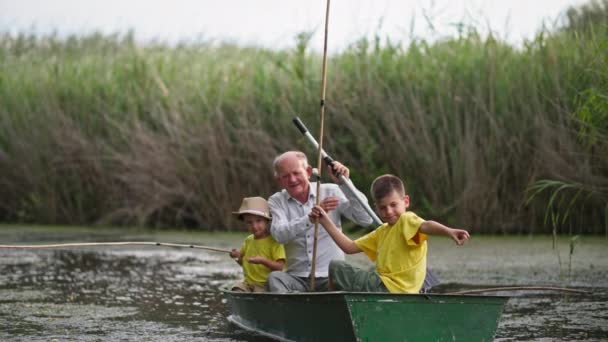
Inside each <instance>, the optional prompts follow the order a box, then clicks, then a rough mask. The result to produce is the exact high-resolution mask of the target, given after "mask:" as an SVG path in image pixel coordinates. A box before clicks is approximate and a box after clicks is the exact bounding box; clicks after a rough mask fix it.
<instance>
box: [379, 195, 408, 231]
mask: <svg viewBox="0 0 608 342" xmlns="http://www.w3.org/2000/svg"><path fill="white" fill-rule="evenodd" d="M409 205H410V197H409V196H407V195H405V196H403V195H401V194H399V193H398V192H397V191H393V192H391V193H390V194H389V195H388V196H385V197H384V198H381V199H380V200H379V201H378V202H377V203H376V212H377V213H378V216H380V219H381V220H382V222H386V223H388V224H390V225H393V224H395V223H397V221H398V220H399V217H401V214H403V213H404V212H405V210H406V209H407V207H409Z"/></svg>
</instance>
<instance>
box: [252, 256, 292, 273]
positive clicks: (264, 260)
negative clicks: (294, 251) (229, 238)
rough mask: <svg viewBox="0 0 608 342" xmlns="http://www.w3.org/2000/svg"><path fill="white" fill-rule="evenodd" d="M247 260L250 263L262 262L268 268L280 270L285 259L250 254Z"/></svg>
mask: <svg viewBox="0 0 608 342" xmlns="http://www.w3.org/2000/svg"><path fill="white" fill-rule="evenodd" d="M247 261H249V263H251V264H262V265H264V266H266V267H268V268H270V269H271V270H273V271H282V270H283V266H285V260H283V259H279V260H276V261H273V260H270V259H267V258H264V257H263V256H259V255H256V256H252V257H250V258H249V259H247Z"/></svg>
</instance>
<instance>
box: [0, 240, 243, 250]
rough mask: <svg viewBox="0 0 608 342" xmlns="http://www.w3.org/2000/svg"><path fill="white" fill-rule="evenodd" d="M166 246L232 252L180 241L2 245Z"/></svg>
mask: <svg viewBox="0 0 608 342" xmlns="http://www.w3.org/2000/svg"><path fill="white" fill-rule="evenodd" d="M136 245H139V246H165V247H179V248H194V249H204V250H208V251H213V252H221V253H230V252H231V251H230V250H228V249H222V248H215V247H207V246H198V245H184V244H179V243H169V242H139V241H135V242H134V241H129V242H76V243H59V244H52V245H0V248H15V249H16V248H23V249H37V248H65V247H95V246H136Z"/></svg>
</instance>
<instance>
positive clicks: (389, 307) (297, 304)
mask: <svg viewBox="0 0 608 342" xmlns="http://www.w3.org/2000/svg"><path fill="white" fill-rule="evenodd" d="M224 296H225V297H226V299H227V303H228V306H229V309H230V316H229V317H228V320H229V321H230V322H232V323H234V324H236V325H237V326H239V327H241V328H243V329H245V330H249V331H253V332H256V333H258V334H262V335H265V336H267V337H270V338H273V339H276V340H279V341H297V342H304V341H315V342H319V341H382V342H390V341H492V339H493V337H494V333H495V332H496V328H497V326H498V321H499V320H500V315H501V313H502V310H503V307H504V305H505V303H506V302H507V300H508V299H509V297H502V296H472V295H471V296H470V295H449V294H388V293H359V292H357V293H353V292H316V293H289V294H277V293H243V292H233V291H224Z"/></svg>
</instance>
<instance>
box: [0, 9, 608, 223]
mask: <svg viewBox="0 0 608 342" xmlns="http://www.w3.org/2000/svg"><path fill="white" fill-rule="evenodd" d="M603 10H605V7H604V8H603ZM592 27H593V29H592V30H591V29H587V28H585V30H581V31H578V30H577V29H576V28H570V30H566V29H564V30H557V31H554V32H548V31H545V32H540V33H539V34H538V36H537V37H536V38H535V39H533V40H531V41H527V42H526V43H525V44H524V46H523V47H513V46H510V45H508V44H506V43H505V42H502V41H500V40H498V39H496V38H494V37H492V36H490V37H487V38H483V37H481V36H480V35H479V34H477V33H476V32H475V31H474V30H469V31H463V32H462V34H461V35H460V36H459V37H457V38H453V39H445V40H441V41H438V42H427V41H421V40H415V41H413V42H412V43H411V44H409V45H407V46H405V45H402V44H396V43H391V42H386V43H384V44H381V40H380V38H379V37H378V38H377V39H375V40H372V41H369V40H366V39H361V40H359V41H357V42H356V43H355V44H353V45H352V46H351V47H350V48H348V49H346V50H345V51H344V52H342V53H339V54H335V55H333V56H332V57H331V59H330V61H329V70H328V77H329V79H328V89H327V90H328V93H327V116H326V120H327V122H326V125H327V126H326V127H327V130H326V132H327V137H326V140H325V141H326V150H327V151H329V152H331V154H332V155H333V156H334V157H336V158H337V159H339V160H341V161H344V162H345V163H346V164H347V165H349V166H350V167H351V169H352V177H353V179H354V181H355V183H356V184H358V185H359V186H360V188H362V189H363V190H365V189H367V187H368V186H369V184H370V183H371V180H373V178H375V177H376V176H377V175H378V174H381V173H386V172H390V173H394V174H397V175H399V176H401V177H403V178H404V179H405V180H406V182H407V184H408V188H409V190H410V193H411V195H412V203H413V209H414V210H416V211H418V212H419V213H420V214H421V215H423V216H425V217H429V218H437V219H442V220H445V221H447V222H449V223H450V224H456V225H461V226H465V227H468V228H470V229H472V230H475V231H486V232H495V231H505V232H528V231H535V232H540V231H543V230H544V229H546V228H544V227H543V226H542V222H543V219H544V211H543V210H544V209H543V206H542V204H543V203H542V200H541V201H540V202H536V201H533V202H529V204H528V205H524V204H525V200H526V189H527V188H529V187H530V185H531V184H534V182H535V181H537V180H539V179H552V178H554V179H571V180H572V179H575V180H585V181H587V182H592V183H593V184H595V185H601V184H605V182H606V180H607V179H608V178H607V177H608V174H607V173H606V166H607V165H606V160H605V158H602V157H601V156H602V155H605V152H606V149H607V146H608V143H607V141H606V138H605V137H606V135H605V132H606V130H605V126H604V123H605V121H604V120H602V115H605V113H603V112H602V113H603V114H602V113H600V114H598V109H600V112H601V109H602V108H604V107H602V106H603V102H602V101H603V99H604V95H605V94H606V83H605V82H606V81H605V77H603V75H606V70H608V68H607V67H606V65H607V61H606V59H605V57H604V58H602V56H605V53H603V52H605V46H606V44H607V42H608V35H607V34H606V29H605V26H601V25H593V26H592ZM310 37H311V35H310V34H309V33H302V34H301V35H299V36H298V37H297V44H296V47H295V48H294V49H293V50H283V51H271V50H266V49H259V48H244V47H237V46H233V45H229V44H211V43H206V42H200V43H194V44H182V45H178V46H175V47H169V46H164V45H154V44H149V45H140V44H138V43H136V42H135V41H134V39H133V36H132V35H129V34H127V35H111V36H108V35H100V34H95V35H90V36H86V37H70V38H68V39H60V38H57V37H53V36H50V37H42V38H37V37H32V36H26V35H20V36H17V37H13V36H9V35H4V36H2V37H1V38H0V66H1V67H2V69H3V71H4V72H3V73H2V75H1V76H0V193H1V194H2V195H1V196H0V219H1V220H4V221H22V222H44V223H74V224H89V223H110V224H139V225H150V226H175V225H179V226H192V227H201V228H203V229H231V228H232V227H233V225H234V222H233V221H232V220H233V219H232V217H231V216H230V215H229V213H230V211H232V210H233V209H234V208H236V207H237V206H238V203H240V198H241V197H243V196H250V195H261V196H268V195H270V194H272V192H274V191H276V190H278V189H277V187H276V185H275V184H274V181H273V179H272V170H271V169H270V165H271V161H272V159H273V157H274V156H275V155H276V154H277V153H279V152H281V151H284V150H287V149H303V150H305V151H307V152H310V153H311V155H313V152H314V151H312V149H310V148H309V147H308V145H307V144H306V142H305V141H304V140H303V139H302V138H301V137H300V136H299V134H298V133H297V131H296V130H295V129H294V128H293V127H292V124H291V118H292V117H293V116H296V115H297V116H300V117H302V119H303V120H304V122H305V123H306V124H307V125H308V126H309V128H311V130H313V131H314V132H317V131H318V122H317V114H318V113H317V111H318V96H319V87H320V70H321V59H320V56H319V55H317V54H315V53H313V52H311V50H310V45H311V44H312V42H311V41H310ZM581 183H582V182H581ZM543 194H544V193H543ZM543 196H545V195H541V194H539V196H537V197H535V198H536V199H541V198H542V197H543ZM597 208H598V207H597V203H596V202H593V203H591V204H588V205H587V206H585V207H584V208H583V209H581V210H582V211H580V212H579V211H573V212H572V214H571V215H573V216H580V217H586V216H587V215H588V214H589V213H590V212H597ZM590 217H591V221H592V224H591V225H590V226H586V227H583V228H581V229H579V230H580V232H581V233H582V232H597V231H598V228H597V222H598V221H602V220H605V217H606V215H605V213H604V214H603V215H591V216H590Z"/></svg>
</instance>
